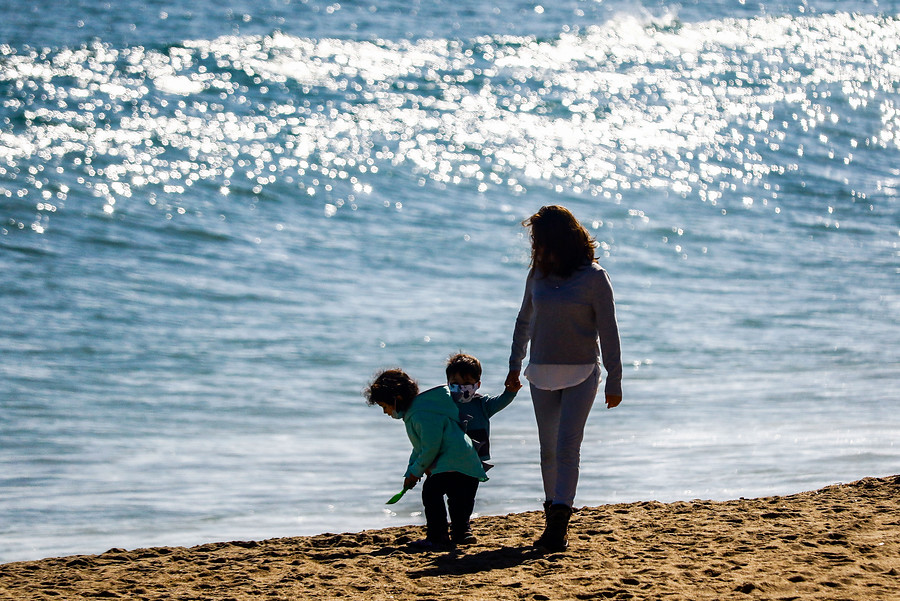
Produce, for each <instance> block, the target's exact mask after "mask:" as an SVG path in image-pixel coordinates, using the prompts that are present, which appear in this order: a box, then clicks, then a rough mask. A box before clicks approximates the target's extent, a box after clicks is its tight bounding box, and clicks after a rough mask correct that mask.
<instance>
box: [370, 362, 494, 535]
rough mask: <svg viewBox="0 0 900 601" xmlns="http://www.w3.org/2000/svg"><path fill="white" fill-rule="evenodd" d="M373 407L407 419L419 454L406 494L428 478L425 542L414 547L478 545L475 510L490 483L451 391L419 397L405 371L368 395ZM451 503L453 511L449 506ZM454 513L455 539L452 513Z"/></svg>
mask: <svg viewBox="0 0 900 601" xmlns="http://www.w3.org/2000/svg"><path fill="white" fill-rule="evenodd" d="M365 396H366V400H367V402H368V404H369V405H378V406H379V407H381V409H382V410H383V411H384V413H385V414H386V415H390V416H391V417H393V418H394V419H402V420H403V423H404V424H405V425H406V435H407V436H408V437H409V441H410V442H411V443H412V446H413V450H412V454H411V455H410V457H409V467H407V469H406V474H405V477H404V480H403V488H406V489H409V488H413V487H414V486H415V485H416V482H418V481H419V480H420V479H421V478H422V476H423V475H427V476H428V477H427V478H426V479H425V483H424V484H423V485H422V503H423V504H424V505H425V521H426V536H425V540H422V541H416V542H415V543H413V544H414V545H415V546H416V547H419V548H422V549H430V550H439V549H443V548H448V547H449V546H450V545H451V544H455V545H466V544H472V543H474V542H476V541H475V537H474V536H473V535H472V530H471V528H470V526H469V520H470V518H471V517H472V510H473V509H474V508H475V493H476V491H477V490H478V483H479V482H484V481H486V480H487V475H486V474H485V473H484V468H483V467H482V466H481V461H480V460H479V459H478V453H476V452H475V449H474V447H473V446H472V441H471V440H469V437H468V436H466V434H465V432H463V429H462V424H460V423H459V410H458V409H457V408H456V405H455V404H454V403H453V399H452V398H451V397H450V390H449V389H448V388H447V387H446V386H439V387H437V388H432V389H430V390H426V391H425V392H423V393H421V394H419V386H418V385H417V384H416V382H415V381H414V380H413V379H412V378H410V377H409V376H408V375H407V374H406V373H404V372H403V371H401V370H399V369H389V370H385V371H383V372H381V373H380V374H378V376H377V377H376V378H375V380H374V381H373V382H372V383H371V384H370V385H369V387H368V388H367V389H366V391H365ZM444 496H446V497H447V507H445V506H444ZM448 508H449V510H450V521H451V524H450V533H449V536H448V532H447V530H448V528H447V509H448Z"/></svg>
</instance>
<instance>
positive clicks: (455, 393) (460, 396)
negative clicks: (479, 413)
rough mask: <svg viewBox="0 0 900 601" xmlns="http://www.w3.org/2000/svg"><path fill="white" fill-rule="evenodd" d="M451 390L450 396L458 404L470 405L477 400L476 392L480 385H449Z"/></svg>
mask: <svg viewBox="0 0 900 601" xmlns="http://www.w3.org/2000/svg"><path fill="white" fill-rule="evenodd" d="M447 386H448V387H449V388H450V396H452V397H453V400H454V401H456V402H457V403H468V402H469V401H471V400H472V399H474V398H475V391H477V390H478V384H448V385H447Z"/></svg>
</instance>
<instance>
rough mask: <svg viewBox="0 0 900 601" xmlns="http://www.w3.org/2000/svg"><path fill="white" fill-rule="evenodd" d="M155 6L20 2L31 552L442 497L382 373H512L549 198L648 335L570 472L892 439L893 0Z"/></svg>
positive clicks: (5, 79) (283, 526)
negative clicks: (531, 262)
mask: <svg viewBox="0 0 900 601" xmlns="http://www.w3.org/2000/svg"><path fill="white" fill-rule="evenodd" d="M126 4H127V6H122V5H119V4H117V5H115V6H113V5H112V4H99V5H98V4H96V3H88V2H58V3H57V2H47V1H44V2H34V3H29V4H28V5H27V6H26V7H20V6H19V4H18V3H12V2H0V17H2V18H0V268H2V272H3V287H2V294H0V309H2V311H0V376H2V378H3V382H4V386H3V387H2V391H0V491H2V492H0V561H17V560H22V559H35V558H40V557H46V556H52V555H65V554H74V553H98V552H102V551H104V550H106V549H108V548H111V547H126V548H135V547H145V546H151V545H193V544H201V543H204V542H209V541H215V540H233V539H263V538H267V537H275V536H293V535H305V534H317V533H321V532H325V531H330V532H336V531H355V530H362V529H370V528H380V527H385V526H392V525H400V524H420V523H423V522H424V519H423V517H422V516H421V514H420V509H421V508H420V502H419V500H418V497H417V495H415V494H414V495H408V496H407V497H405V498H404V500H403V501H402V502H401V503H400V504H398V505H395V506H393V507H392V508H390V509H388V508H386V507H385V505H384V501H385V500H387V499H388V498H389V497H390V496H391V495H392V494H393V493H394V492H397V490H399V488H400V485H401V483H402V474H403V470H404V469H405V466H406V459H407V457H408V452H409V443H408V441H407V440H406V437H405V434H404V431H403V429H402V426H401V425H400V424H399V423H397V422H393V421H391V420H388V419H386V418H385V417H384V416H383V415H382V414H381V412H380V411H379V410H377V409H372V408H369V407H367V406H366V405H365V403H364V401H363V399H362V396H361V394H360V393H361V390H362V389H363V388H364V386H365V385H366V384H367V383H368V381H369V380H370V379H371V377H372V375H373V374H374V373H375V372H376V370H378V369H379V368H383V367H391V366H401V367H403V368H404V369H406V370H407V371H409V372H410V373H411V374H412V375H413V376H415V377H416V378H418V379H419V381H420V383H421V384H422V385H423V386H431V385H436V384H440V383H442V382H443V363H444V360H445V359H446V357H447V356H448V355H449V354H450V353H452V352H455V351H457V350H464V351H466V352H471V353H473V354H475V355H477V356H478V357H480V358H481V360H482V362H483V363H484V367H485V374H484V377H483V378H482V381H483V388H484V390H485V391H486V392H489V393H497V392H499V391H500V390H501V388H502V382H503V379H504V377H505V375H506V361H507V358H508V352H509V344H510V337H511V334H512V326H513V321H514V319H515V314H516V312H517V309H518V306H519V303H520V301H521V294H522V290H523V287H524V277H525V273H526V271H527V265H528V240H527V236H526V232H525V231H524V229H523V228H522V227H521V225H520V222H521V221H522V219H524V218H526V217H527V216H528V215H530V214H531V213H533V212H534V211H535V210H536V209H537V208H539V207H540V206H541V205H543V204H552V203H558V204H564V205H566V206H568V207H569V208H571V209H572V210H573V211H574V212H575V213H576V215H578V216H579V218H580V219H581V220H582V221H583V222H584V223H585V225H586V226H587V227H588V228H589V229H590V231H591V232H592V234H593V235H594V236H595V237H596V238H597V240H598V242H599V243H600V247H599V249H598V254H599V256H600V261H601V263H602V264H603V265H604V266H605V267H606V268H607V269H608V271H609V272H610V275H611V278H612V281H613V285H614V288H615V291H616V297H617V306H618V311H619V323H620V329H621V333H622V345H623V354H624V355H623V359H624V362H625V365H626V369H625V376H624V390H625V401H624V402H623V404H622V406H621V407H619V408H617V409H616V410H614V411H606V410H605V409H604V408H603V406H602V405H601V404H600V403H598V404H597V406H596V408H595V411H594V413H593V415H592V417H591V420H590V421H589V424H588V432H587V435H586V442H585V444H584V447H583V449H582V479H581V482H580V485H579V491H578V498H577V499H576V503H577V504H580V505H597V504H602V503H612V502H627V501H635V500H650V499H656V500H662V501H672V500H682V499H692V498H712V499H728V498H736V497H739V496H760V495H770V494H790V493H793V492H798V491H801V490H806V489H811V488H816V487H819V486H822V485H826V484H831V483H834V482H838V481H849V480H854V479H858V478H861V477H864V476H879V475H888V474H894V473H897V471H898V465H900V449H898V446H897V445H898V439H900V418H898V416H897V415H898V412H897V411H896V409H897V405H898V401H900V355H898V343H897V340H898V339H900V325H898V318H897V316H898V315H900V286H898V276H900V258H898V242H900V206H898V188H900V160H898V159H900V152H898V149H900V108H898V106H900V93H898V92H900V67H898V65H900V47H898V44H897V40H898V39H900V18H898V16H900V3H896V2H887V3H885V2H878V3H875V2H840V3H838V2H803V3H796V4H792V3H762V4H761V3H752V2H745V3H736V2H715V1H700V0H698V1H696V2H682V3H679V4H677V5H676V4H674V3H668V2H646V3H644V4H643V5H642V6H641V5H635V4H634V3H625V2H596V1H590V2H581V1H578V2H575V1H572V2H567V1H563V2H557V3H553V5H552V6H544V5H542V4H541V3H538V2H534V3H521V2H513V1H509V0H503V1H498V2H493V3H484V2H474V1H468V0H463V1H455V2H452V3H451V2H440V1H438V2H428V3H413V4H412V5H410V3H399V2H385V1H377V2H376V1H374V0H372V1H371V2H354V3H340V2H324V1H321V2H320V1H317V0H308V1H306V2H302V1H279V2H274V1H273V2H263V3H230V4H229V5H227V6H223V5H222V4H221V3H213V2H196V3H192V5H191V8H190V9H188V8H185V7H184V6H181V5H180V3H171V2H157V3H153V4H152V5H145V4H143V3H134V2H132V3H126ZM548 4H550V3H548ZM51 15H52V17H51ZM492 431H493V437H494V440H493V441H492V447H493V450H494V455H495V462H496V467H495V468H494V469H493V470H492V471H491V473H490V475H491V480H490V481H489V482H488V483H486V484H485V485H483V487H482V488H481V489H480V490H479V496H478V500H477V505H476V511H477V512H478V513H480V514H483V515H489V514H501V513H506V512H511V511H526V510H532V509H535V508H536V507H539V504H540V500H541V498H540V497H541V492H540V491H541V486H540V474H539V469H538V465H537V461H538V458H537V440H536V429H535V426H534V418H533V416H532V413H531V408H530V399H529V394H528V391H527V389H525V390H523V391H522V392H521V393H520V394H519V396H518V398H517V400H516V402H515V403H514V404H513V405H511V406H510V407H509V408H507V409H505V410H504V411H503V412H502V413H500V414H498V415H497V416H496V417H495V418H494V420H493V429H492Z"/></svg>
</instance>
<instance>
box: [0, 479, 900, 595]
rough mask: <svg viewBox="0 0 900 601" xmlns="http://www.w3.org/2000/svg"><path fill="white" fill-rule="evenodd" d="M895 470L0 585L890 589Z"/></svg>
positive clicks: (895, 567)
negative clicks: (738, 494)
mask: <svg viewBox="0 0 900 601" xmlns="http://www.w3.org/2000/svg"><path fill="white" fill-rule="evenodd" d="M898 505H900V476H893V477H888V478H866V479H864V480H860V481H859V482H854V483H852V484H845V485H835V486H829V487H826V488H823V489H821V490H817V491H812V492H804V493H800V494H796V495H791V496H786V497H768V498H762V499H740V500H737V501H726V502H712V501H699V500H698V501H692V502H678V503H668V504H663V503H657V502H647V503H629V504H620V505H606V506H602V507H587V508H581V509H580V510H579V511H578V512H577V513H576V514H575V516H573V520H572V526H571V529H570V539H571V546H570V549H569V550H568V551H566V552H564V553H552V554H542V553H540V552H538V551H536V550H534V549H533V548H532V547H531V546H530V542H531V540H532V539H533V537H534V536H535V535H536V533H537V532H538V529H539V526H540V522H541V520H542V516H541V514H540V513H538V512H528V513H521V514H515V515H506V516H497V517H480V518H478V519H476V520H475V521H474V524H473V526H474V531H475V534H476V535H477V536H478V543H476V544H475V545H472V546H469V547H465V548H460V549H458V550H456V551H452V552H441V553H436V552H414V551H412V550H411V549H409V548H408V547H407V543H408V542H410V541H412V540H415V539H418V538H420V537H421V536H422V533H423V532H422V531H423V529H422V528H421V527H418V526H406V527H397V528H388V529H385V530H374V531H367V532H360V533H352V534H322V535H319V536H312V537H297V538H281V539H273V540H266V541H261V542H229V543H214V544H207V545H201V546H198V547H193V548H190V549H188V548H183V547H176V548H155V549H137V550H134V551H125V550H122V549H112V550H110V551H108V552H106V553H103V554H102V555H82V556H73V557H62V558H54V559H45V560H41V561H29V562H18V563H10V564H5V565H0V599H15V600H16V601H21V600H29V601H30V600H32V599H54V600H60V599H65V600H70V599H71V600H74V599H97V598H105V599H154V600H155V599H166V600H170V599H171V600H177V599H197V600H204V601H207V600H222V601H224V600H226V599H339V598H350V599H374V600H381V599H385V600H386V599H395V600H411V599H417V600H425V599H435V600H437V599H441V600H442V601H449V600H454V599H459V600H462V599H465V600H478V599H486V600H491V601H496V600H501V599H534V600H553V601H563V600H569V599H669V600H676V599H678V600H681V599H683V600H703V599H781V600H787V599H803V600H807V599H828V600H830V601H834V600H839V599H848V600H853V601H860V600H866V599H885V600H892V601H896V600H900V507H898Z"/></svg>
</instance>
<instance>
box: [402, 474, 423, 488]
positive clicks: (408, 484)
mask: <svg viewBox="0 0 900 601" xmlns="http://www.w3.org/2000/svg"><path fill="white" fill-rule="evenodd" d="M419 480H421V478H419V477H418V476H407V477H406V478H404V479H403V488H406V489H411V488H414V487H415V486H416V483H417V482H418V481H419Z"/></svg>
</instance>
